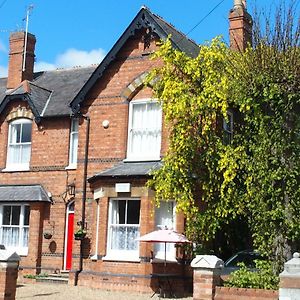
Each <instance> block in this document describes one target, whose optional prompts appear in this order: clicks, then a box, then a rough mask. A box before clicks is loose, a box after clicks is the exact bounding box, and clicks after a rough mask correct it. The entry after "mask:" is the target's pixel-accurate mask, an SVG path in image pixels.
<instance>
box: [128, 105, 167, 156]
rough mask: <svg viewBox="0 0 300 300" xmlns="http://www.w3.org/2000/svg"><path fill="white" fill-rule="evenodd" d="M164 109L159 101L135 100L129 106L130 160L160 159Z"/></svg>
mask: <svg viewBox="0 0 300 300" xmlns="http://www.w3.org/2000/svg"><path fill="white" fill-rule="evenodd" d="M161 126H162V110H161V106H160V104H159V103H158V102H157V101H154V100H134V101H131V102H130V106H129V122H128V145H127V159H128V160H159V159H160V148H161Z"/></svg>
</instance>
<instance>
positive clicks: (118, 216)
mask: <svg viewBox="0 0 300 300" xmlns="http://www.w3.org/2000/svg"><path fill="white" fill-rule="evenodd" d="M109 205H110V207H109V224H108V242H107V254H108V255H107V258H113V259H117V260H137V259H138V258H139V242H138V241H137V240H136V239H137V238H138V237H139V236H140V200H139V199H130V198H129V199H111V200H110V204H109Z"/></svg>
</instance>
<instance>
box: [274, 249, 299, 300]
mask: <svg viewBox="0 0 300 300" xmlns="http://www.w3.org/2000/svg"><path fill="white" fill-rule="evenodd" d="M299 257H300V255H299V253H298V252H295V253H294V255H293V258H292V259H291V260H289V261H288V262H286V263H285V264H284V271H283V272H282V273H280V275H279V277H280V284H279V300H299V299H300V258H299Z"/></svg>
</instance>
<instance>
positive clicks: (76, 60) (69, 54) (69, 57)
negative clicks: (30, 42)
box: [34, 48, 105, 72]
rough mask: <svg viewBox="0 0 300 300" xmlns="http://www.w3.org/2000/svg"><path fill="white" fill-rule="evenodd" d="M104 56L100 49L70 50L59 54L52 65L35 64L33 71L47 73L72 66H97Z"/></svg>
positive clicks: (42, 62)
mask: <svg viewBox="0 0 300 300" xmlns="http://www.w3.org/2000/svg"><path fill="white" fill-rule="evenodd" d="M104 56H105V51H104V50H103V49H101V48H99V49H94V50H91V51H83V50H77V49H74V48H70V49H68V50H66V51H65V52H64V53H62V54H59V55H58V56H57V57H56V59H55V62H54V63H48V62H45V61H40V62H36V63H35V68H34V70H35V71H36V72H37V71H47V70H54V69H57V68H71V67H74V66H89V65H92V64H99V63H100V62H101V61H102V59H103V58H104Z"/></svg>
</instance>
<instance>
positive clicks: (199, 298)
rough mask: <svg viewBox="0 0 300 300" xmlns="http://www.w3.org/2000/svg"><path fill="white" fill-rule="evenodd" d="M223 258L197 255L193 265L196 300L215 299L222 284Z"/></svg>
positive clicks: (194, 297) (194, 295)
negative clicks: (217, 289) (217, 288)
mask: <svg viewBox="0 0 300 300" xmlns="http://www.w3.org/2000/svg"><path fill="white" fill-rule="evenodd" d="M223 266H224V262H223V260H221V259H219V258H218V257H216V256H214V255H197V256H196V257H195V258H194V259H193V261H192V263H191V267H192V268H193V270H194V294H193V299H194V300H213V299H214V296H215V289H216V286H217V285H219V284H220V279H221V277H220V274H221V269H222V268H223Z"/></svg>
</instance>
